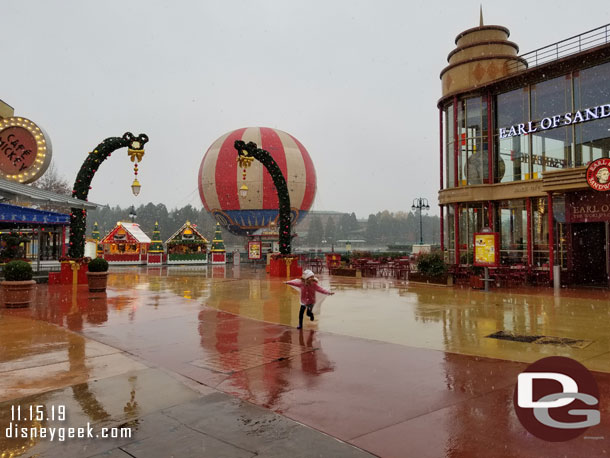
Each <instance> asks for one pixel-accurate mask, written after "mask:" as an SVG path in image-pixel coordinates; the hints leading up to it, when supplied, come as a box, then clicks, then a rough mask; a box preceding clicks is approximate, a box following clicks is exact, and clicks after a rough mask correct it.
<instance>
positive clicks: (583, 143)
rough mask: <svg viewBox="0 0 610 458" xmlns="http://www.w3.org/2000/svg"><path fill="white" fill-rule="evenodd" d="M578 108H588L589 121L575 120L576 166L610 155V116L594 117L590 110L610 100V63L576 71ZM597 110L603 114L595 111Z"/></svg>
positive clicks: (575, 93) (575, 107)
mask: <svg viewBox="0 0 610 458" xmlns="http://www.w3.org/2000/svg"><path fill="white" fill-rule="evenodd" d="M573 80H574V110H578V111H581V110H582V111H584V112H585V116H588V117H589V119H590V120H589V121H586V122H581V123H577V124H573V126H574V139H575V152H574V155H575V158H574V162H575V165H576V166H581V165H587V164H588V163H589V162H592V161H594V160H596V159H599V158H602V157H609V152H610V117H608V118H603V119H593V118H592V115H591V114H590V113H589V114H587V113H586V111H585V110H586V109H587V108H590V109H591V108H594V107H598V106H600V105H605V104H609V103H610V63H605V64H602V65H597V66H595V67H591V68H587V69H584V70H580V71H579V72H574V79H573ZM593 114H596V115H597V116H599V115H600V113H599V112H596V111H593Z"/></svg>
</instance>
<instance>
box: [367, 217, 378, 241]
mask: <svg viewBox="0 0 610 458" xmlns="http://www.w3.org/2000/svg"><path fill="white" fill-rule="evenodd" d="M366 241H367V242H368V243H377V242H378V241H379V222H378V221H377V216H376V215H369V219H368V221H367V222H366Z"/></svg>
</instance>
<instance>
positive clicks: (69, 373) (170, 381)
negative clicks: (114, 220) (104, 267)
mask: <svg viewBox="0 0 610 458" xmlns="http://www.w3.org/2000/svg"><path fill="white" fill-rule="evenodd" d="M321 281H322V284H323V286H330V287H331V288H332V289H333V291H335V292H336V294H335V295H334V296H332V297H330V298H328V299H327V300H326V301H325V302H324V304H322V307H321V310H320V312H319V313H318V315H317V316H316V320H315V321H314V322H309V321H307V322H306V323H305V329H304V330H303V331H302V332H299V331H297V330H296V329H295V326H296V324H297V320H298V317H297V314H298V295H297V294H296V293H295V292H294V290H292V289H291V288H289V287H288V286H286V285H284V284H283V281H282V280H281V279H269V278H267V277H266V275H265V273H264V270H261V269H258V270H256V269H252V268H249V267H241V268H232V267H226V268H225V267H224V266H220V267H217V266H208V267H202V268H169V269H168V268H163V269H161V268H156V269H145V268H122V269H120V270H115V271H113V273H112V274H111V276H110V278H109V289H108V292H107V293H106V294H104V293H89V292H88V291H87V288H86V286H80V287H78V288H72V287H63V286H61V287H60V286H43V285H40V286H39V288H38V291H37V301H36V304H35V305H33V306H32V307H30V308H28V309H11V310H8V309H0V339H1V345H0V373H2V377H0V401H1V403H0V411H1V412H2V414H1V417H0V422H1V423H2V424H1V425H0V426H2V432H4V430H5V428H6V425H7V424H8V423H9V421H10V408H11V406H13V405H17V404H19V405H22V406H29V405H33V406H36V405H45V406H52V405H65V406H66V410H67V411H68V412H69V413H70V417H69V423H70V425H76V426H80V425H81V424H86V423H87V421H89V422H91V423H93V424H95V425H96V427H102V426H104V425H129V427H132V428H133V429H134V431H135V432H136V433H135V436H134V438H131V439H129V440H125V439H123V440H108V441H105V440H102V439H97V440H93V441H89V442H87V441H84V440H83V439H72V440H66V441H65V442H64V443H63V444H58V443H50V442H49V441H45V440H44V439H39V440H38V441H34V442H32V441H27V440H21V439H19V440H16V439H5V437H4V434H2V435H0V450H3V451H4V452H6V453H7V454H6V455H3V458H4V456H11V455H10V454H9V453H11V452H12V453H14V456H17V455H18V454H19V453H21V452H20V451H23V453H24V456H30V455H35V454H40V456H57V453H58V451H59V450H61V453H62V454H63V455H64V456H92V455H96V454H101V453H105V455H103V456H129V455H132V456H170V455H169V452H170V451H172V450H173V451H174V454H175V456H253V455H254V454H258V455H257V456H288V455H291V456H329V457H335V456H367V452H368V453H371V454H373V455H378V456H384V457H385V456H388V457H405V456H406V457H409V456H413V457H428V456H429V457H476V456H486V457H490V456H491V457H495V456H498V457H505V456H506V457H512V456H515V457H529V456H532V457H533V456H536V457H541V456H549V457H551V456H552V457H556V456H570V457H571V456H574V457H580V456H606V454H607V451H608V447H609V444H608V441H609V440H610V434H609V433H608V431H607V430H608V426H609V425H610V421H609V420H608V419H607V417H608V404H607V402H604V401H603V400H605V399H608V395H610V342H609V340H608V336H609V335H610V333H609V331H610V319H608V318H609V314H610V303H609V299H610V295H609V294H608V292H607V291H603V290H600V291H591V290H579V291H572V290H571V291H567V290H566V291H562V292H561V293H560V295H559V296H554V295H553V291H552V290H526V289H519V290H517V289H515V290H500V291H494V292H491V293H488V294H486V293H483V292H479V291H472V290H469V289H459V288H447V287H440V286H429V285H416V284H407V283H406V282H404V281H395V280H388V279H366V278H365V279H354V278H343V277H328V276H325V275H322V276H321ZM498 331H505V332H512V333H515V334H518V335H523V336H547V337H556V338H564V339H572V341H564V343H562V344H540V343H525V342H515V341H508V340H498V339H493V338H489V337H487V336H489V335H490V334H493V333H496V332H498ZM551 355H561V356H568V357H571V358H574V359H576V360H578V361H580V362H582V363H583V364H584V365H585V366H586V367H588V368H589V369H591V370H594V371H596V372H595V377H596V380H597V382H598V384H599V386H600V392H601V398H602V413H601V415H602V423H601V424H600V425H598V426H596V427H593V428H590V429H589V430H588V431H587V432H586V433H585V435H584V436H581V437H579V438H577V439H574V440H572V441H569V442H565V443H549V442H544V441H541V440H539V439H536V438H535V437H533V436H531V435H530V434H529V433H527V432H526V431H525V430H524V429H523V427H522V426H521V425H520V423H519V422H518V420H517V417H516V415H515V414H514V409H513V401H512V394H513V390H514V386H515V383H516V377H517V375H518V374H519V372H521V371H522V370H523V369H524V368H525V367H526V366H527V363H528V362H532V361H535V360H538V359H540V358H542V357H544V356H551ZM25 409H26V410H27V407H26V408H25ZM66 421H68V420H66ZM56 423H57V422H56ZM64 425H66V424H65V422H64ZM334 438H336V439H339V441H337V440H335V439H334ZM352 446H355V447H358V448H359V449H361V450H362V451H361V450H358V449H357V448H354V447H352ZM21 447H24V448H23V449H22V448H21ZM174 447H175V448H174ZM201 447H205V450H206V451H205V453H207V455H206V454H205V453H201V452H202V448H201ZM155 453H156V455H155Z"/></svg>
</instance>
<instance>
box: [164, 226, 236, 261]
mask: <svg viewBox="0 0 610 458" xmlns="http://www.w3.org/2000/svg"><path fill="white" fill-rule="evenodd" d="M208 243H209V242H208V240H207V239H206V238H205V237H204V236H203V235H201V234H200V233H199V232H198V231H197V229H196V226H194V225H193V224H191V223H190V222H189V221H187V222H186V223H184V225H183V226H182V227H181V228H180V229H178V230H177V231H176V232H175V233H174V234H173V235H172V236H171V237H170V238H169V239H168V240H167V241H166V242H165V245H166V246H167V263H168V264H207V262H208V252H207V249H208ZM223 263H224V261H223Z"/></svg>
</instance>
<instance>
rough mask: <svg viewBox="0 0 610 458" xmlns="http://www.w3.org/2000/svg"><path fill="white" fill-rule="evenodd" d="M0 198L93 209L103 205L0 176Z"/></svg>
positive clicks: (15, 201) (17, 201) (18, 201)
mask: <svg viewBox="0 0 610 458" xmlns="http://www.w3.org/2000/svg"><path fill="white" fill-rule="evenodd" d="M0 200H4V201H8V200H10V201H12V202H14V203H16V204H19V203H26V202H43V203H51V204H53V205H57V206H59V207H64V208H66V209H70V208H82V209H85V210H94V209H96V208H100V207H105V205H100V204H95V203H93V202H86V201H84V200H80V199H76V198H74V197H71V196H66V195H63V194H57V193H55V192H51V191H44V190H42V189H38V188H35V187H33V186H29V185H27V184H21V183H17V182H15V181H10V180H5V179H3V178H0ZM5 203H8V202H5Z"/></svg>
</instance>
